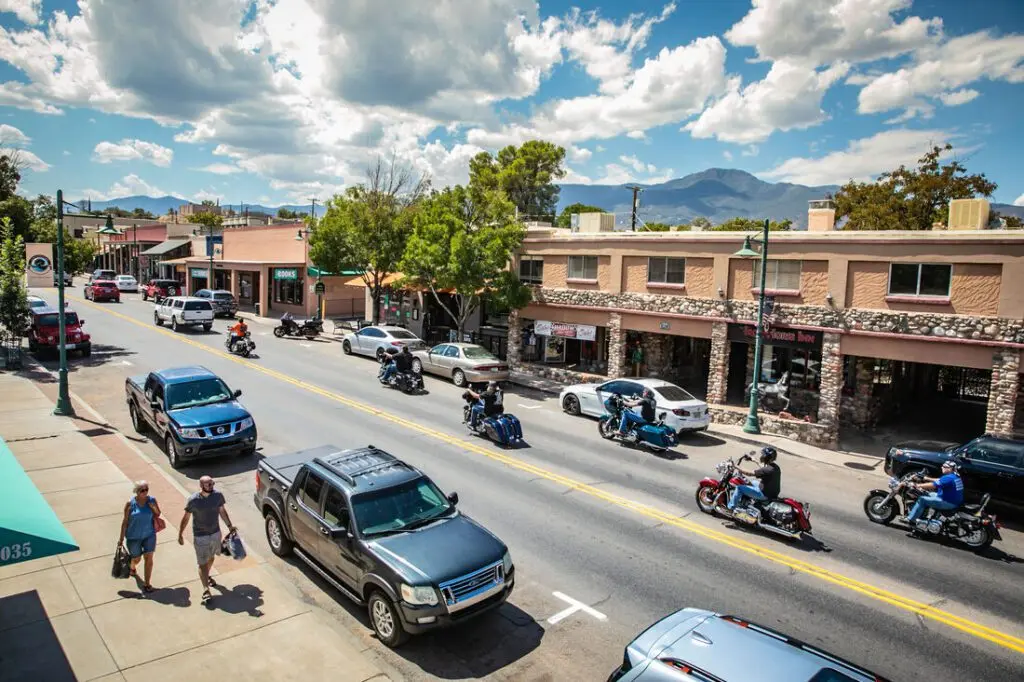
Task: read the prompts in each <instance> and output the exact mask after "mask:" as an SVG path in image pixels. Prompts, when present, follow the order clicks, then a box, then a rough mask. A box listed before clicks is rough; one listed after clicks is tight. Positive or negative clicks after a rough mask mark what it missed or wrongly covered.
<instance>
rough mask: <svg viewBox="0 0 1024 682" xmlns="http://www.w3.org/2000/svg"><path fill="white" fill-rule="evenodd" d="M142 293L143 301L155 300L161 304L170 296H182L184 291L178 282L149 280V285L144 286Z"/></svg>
mask: <svg viewBox="0 0 1024 682" xmlns="http://www.w3.org/2000/svg"><path fill="white" fill-rule="evenodd" d="M140 291H141V292H142V300H143V301H148V300H149V299H153V300H154V301H156V302H157V303H159V302H160V301H162V300H164V299H165V298H167V297H168V296H177V295H178V294H181V293H182V292H183V291H184V289H183V288H182V286H181V284H180V283H179V282H178V281H177V280H173V279H151V280H149V284H146V285H145V286H143V287H142V288H141V289H140Z"/></svg>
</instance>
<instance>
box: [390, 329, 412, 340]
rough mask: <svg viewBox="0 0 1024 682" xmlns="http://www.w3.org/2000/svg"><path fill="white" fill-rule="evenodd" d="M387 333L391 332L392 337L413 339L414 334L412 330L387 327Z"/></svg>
mask: <svg viewBox="0 0 1024 682" xmlns="http://www.w3.org/2000/svg"><path fill="white" fill-rule="evenodd" d="M388 334H391V338H393V339H415V338H416V335H415V334H413V333H412V332H407V331H405V330H404V329H389V330H388Z"/></svg>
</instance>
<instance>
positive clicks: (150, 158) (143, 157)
mask: <svg viewBox="0 0 1024 682" xmlns="http://www.w3.org/2000/svg"><path fill="white" fill-rule="evenodd" d="M92 153H93V161H95V162H96V163H113V162H114V161H146V162H148V163H151V164H153V165H154V166H161V167H164V168H166V167H167V166H170V165H171V161H172V160H173V159H174V151H173V150H172V149H169V148H167V147H163V146H161V145H158V144H156V143H155V142H146V141H144V140H129V139H124V140H121V141H120V142H117V143H115V142H105V141H104V142H100V143H99V144H97V145H96V147H95V148H94V149H93V150H92Z"/></svg>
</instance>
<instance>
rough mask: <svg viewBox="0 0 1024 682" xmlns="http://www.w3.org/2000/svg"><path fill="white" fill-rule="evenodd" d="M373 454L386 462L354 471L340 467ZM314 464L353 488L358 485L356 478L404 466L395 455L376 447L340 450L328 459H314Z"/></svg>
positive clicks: (327, 457)
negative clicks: (331, 460) (330, 460)
mask: <svg viewBox="0 0 1024 682" xmlns="http://www.w3.org/2000/svg"><path fill="white" fill-rule="evenodd" d="M371 454H372V455H376V456H378V457H383V458H385V459H384V461H380V462H375V463H373V464H370V465H367V466H364V467H362V468H359V469H355V470H352V471H344V470H343V469H342V468H341V467H339V466H338V465H339V464H342V463H344V462H346V461H350V460H354V459H357V458H359V457H366V456H367V455H371ZM339 455H340V457H339ZM335 457H337V458H338V459H334V458H335ZM329 459H333V462H329V461H328V460H329ZM313 462H314V463H315V464H318V465H320V466H322V467H324V468H325V469H327V470H328V471H331V472H332V473H334V474H335V475H336V476H338V477H339V478H341V479H342V480H344V481H345V482H346V483H348V484H349V485H353V486H354V485H356V480H355V477H356V476H362V475H364V474H368V473H370V472H373V471H378V470H380V469H387V468H389V467H393V466H396V465H400V464H402V462H401V461H400V460H399V459H398V458H396V457H395V456H394V455H391V454H389V453H387V452H384V451H383V450H380V449H378V448H376V447H374V446H373V445H368V446H366V447H365V448H360V449H358V450H351V451H345V450H339V451H338V452H332V453H331V454H329V455H327V456H326V457H315V458H314V459H313Z"/></svg>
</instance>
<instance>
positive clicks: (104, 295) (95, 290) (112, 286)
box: [85, 279, 121, 303]
mask: <svg viewBox="0 0 1024 682" xmlns="http://www.w3.org/2000/svg"><path fill="white" fill-rule="evenodd" d="M85 299H86V300H89V299H92V300H93V301H113V302H114V303H120V302H121V290H120V289H118V288H117V282H113V281H110V280H105V279H97V280H93V281H92V282H89V283H88V284H86V285H85Z"/></svg>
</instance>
